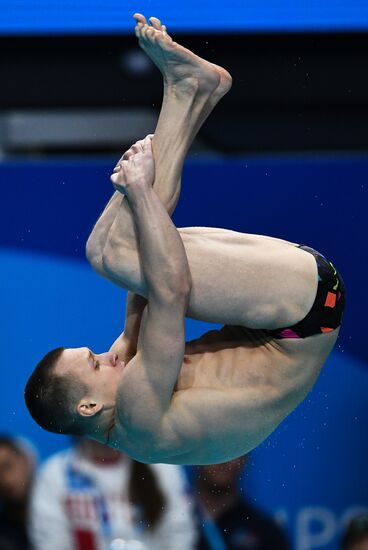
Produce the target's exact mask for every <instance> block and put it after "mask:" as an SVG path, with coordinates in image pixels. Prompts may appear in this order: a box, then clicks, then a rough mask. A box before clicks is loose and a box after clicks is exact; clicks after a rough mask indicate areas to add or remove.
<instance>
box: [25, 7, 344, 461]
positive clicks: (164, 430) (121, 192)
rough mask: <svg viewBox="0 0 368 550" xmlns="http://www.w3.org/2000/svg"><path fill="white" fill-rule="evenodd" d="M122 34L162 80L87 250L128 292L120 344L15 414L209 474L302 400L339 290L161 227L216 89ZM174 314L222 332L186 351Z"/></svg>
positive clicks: (277, 254) (65, 357) (64, 360)
mask: <svg viewBox="0 0 368 550" xmlns="http://www.w3.org/2000/svg"><path fill="white" fill-rule="evenodd" d="M135 19H136V30H135V32H136V35H137V37H138V39H139V44H140V45H141V47H142V48H143V50H144V51H145V52H146V53H147V54H148V55H149V57H150V58H151V59H152V60H153V61H154V63H155V64H156V65H157V66H158V68H159V69H160V70H161V72H162V74H163V80H164V99H163V105H162V110H161V113H160V117H159V121H158V125H157V128H156V131H155V134H154V136H147V137H146V138H145V139H144V140H141V141H139V142H137V143H136V144H135V145H133V146H132V147H131V148H130V149H129V150H128V151H127V152H126V153H125V154H124V155H123V157H122V159H121V160H120V161H119V163H118V164H117V166H116V168H115V169H114V173H113V174H112V176H111V180H112V182H113V185H114V188H115V189H116V192H115V193H114V195H113V197H112V199H111V200H110V202H109V204H108V205H107V207H106V209H105V211H104V212H103V214H102V216H101V217H100V219H99V220H98V222H97V223H96V226H95V227H94V229H93V231H92V233H91V235H90V237H89V239H88V243H87V257H88V259H89V261H90V263H91V265H92V267H93V268H94V269H95V270H96V271H97V272H98V273H100V274H101V275H102V276H104V277H107V278H109V279H110V280H111V281H113V282H114V283H115V284H118V285H119V286H122V287H124V288H127V289H128V290H129V292H128V300H127V311H126V322H125V329H124V332H123V333H122V335H121V336H119V338H118V339H117V340H116V341H115V342H114V344H113V345H112V347H111V349H110V350H109V351H108V352H106V353H102V354H95V353H93V352H92V351H91V350H89V349H88V348H85V347H83V348H77V349H70V348H69V349H65V348H58V349H56V350H53V351H51V352H49V353H48V354H47V355H46V356H45V357H44V358H43V359H42V361H41V362H40V363H39V364H38V365H37V367H36V369H35V371H34V372H33V374H32V375H31V377H30V379H29V380H28V383H27V386H26V390H25V399H26V403H27V406H28V408H29V410H30V413H31V414H32V416H33V417H34V419H35V420H36V421H37V422H38V423H39V424H40V425H41V426H42V427H44V428H45V429H47V430H50V431H53V432H56V433H70V434H83V435H85V436H87V437H90V438H92V439H95V440H97V441H100V442H103V443H108V444H109V445H111V446H113V447H115V448H118V449H121V450H122V451H124V452H127V453H128V454H130V455H131V456H132V457H133V458H135V459H137V460H140V461H142V462H168V463H173V464H211V463H217V462H225V461H227V460H231V459H233V458H234V457H237V456H240V455H243V454H245V453H247V452H248V451H250V450H251V449H253V448H254V447H255V446H257V445H258V444H259V443H261V442H262V441H263V440H264V439H265V438H266V437H267V436H268V435H269V434H270V433H271V432H272V431H273V430H274V429H275V428H276V427H277V426H278V425H279V424H280V422H281V421H282V420H283V419H284V418H285V417H286V416H287V415H288V414H289V413H290V412H291V411H292V410H293V409H294V408H295V407H296V406H297V405H298V404H299V403H300V402H301V401H302V400H303V399H304V397H305V396H306V395H307V393H308V392H309V390H310V389H311V388H312V386H313V384H314V383H315V381H316V379H317V377H318V375H319V373H320V370H321V368H322V366H323V364H324V362H325V360H326V359H327V357H328V355H329V353H330V352H331V350H332V348H333V346H334V344H335V342H336V339H337V337H338V333H339V327H340V324H341V317H342V313H343V309H344V304H345V293H344V286H343V282H342V279H341V277H340V276H339V274H338V272H337V271H336V270H335V268H334V267H333V266H332V264H331V263H330V262H328V261H327V260H326V259H325V258H324V257H323V256H322V255H321V254H319V253H318V252H316V251H315V250H313V249H311V248H309V247H306V246H299V245H297V244H295V243H292V242H288V241H285V240H281V239H277V238H273V237H266V236H261V235H252V234H243V233H238V232H234V231H228V230H224V229H215V228H201V227H195V228H182V229H176V228H175V226H174V225H173V223H172V221H171V219H170V214H171V213H172V212H173V210H174V208H175V205H176V202H177V200H178V197H179V194H180V178H181V170H182V166H183V162H184V159H185V156H186V153H187V151H188V149H189V147H190V144H191V143H192V141H193V139H194V137H195V135H196V134H197V132H198V131H199V129H200V127H201V126H202V124H203V122H204V121H205V119H206V118H207V116H208V115H209V114H210V112H211V111H212V109H213V108H214V107H215V105H216V104H217V103H218V101H219V100H220V99H221V97H223V96H224V95H225V94H226V92H227V91H228V90H229V89H230V87H231V77H230V75H229V74H228V73H227V71H225V70H224V69H222V68H221V67H218V66H216V65H213V64H212V63H209V62H207V61H205V60H203V59H201V58H199V57H197V56H196V55H194V54H193V53H192V52H190V51H189V50H187V49H185V48H183V47H182V46H180V45H179V44H177V43H175V42H173V41H172V39H171V38H170V37H169V35H168V34H167V32H166V28H165V27H164V26H163V25H161V22H160V21H159V20H158V19H156V18H151V19H150V22H151V25H149V24H148V23H147V21H146V20H145V18H144V17H143V16H142V15H140V14H136V15H135ZM227 189H228V188H227V187H226V184H225V185H224V190H223V192H224V193H226V192H227ZM185 315H188V316H190V317H192V318H195V319H201V320H205V321H212V322H217V323H222V324H224V327H223V328H222V329H221V330H219V331H217V330H214V331H211V332H209V333H207V334H205V335H203V336H202V337H201V338H199V339H198V340H195V341H192V342H187V343H186V342H185V333H184V317H185Z"/></svg>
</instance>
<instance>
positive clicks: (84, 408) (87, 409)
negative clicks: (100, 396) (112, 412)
mask: <svg viewBox="0 0 368 550" xmlns="http://www.w3.org/2000/svg"><path fill="white" fill-rule="evenodd" d="M102 409H103V403H95V402H93V401H91V400H90V399H81V401H80V402H79V403H78V406H77V411H78V413H79V414H80V415H81V416H95V415H96V414H97V413H99V412H100V411H102Z"/></svg>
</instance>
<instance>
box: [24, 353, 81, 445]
mask: <svg viewBox="0 0 368 550" xmlns="http://www.w3.org/2000/svg"><path fill="white" fill-rule="evenodd" d="M64 350H65V348H63V347H60V348H56V349H54V350H51V351H49V353H47V354H46V355H45V357H44V358H43V359H42V360H41V361H40V362H39V363H38V365H37V366H36V368H35V370H34V371H33V373H32V374H31V376H30V377H29V379H28V382H27V384H26V387H25V390H24V399H25V402H26V405H27V408H28V410H29V412H30V414H31V416H32V418H33V419H34V420H35V421H36V422H37V424H39V425H40V426H41V428H44V429H45V430H47V431H49V432H53V433H59V434H65V435H66V434H70V435H84V434H85V433H86V431H87V422H86V421H85V419H84V418H83V417H81V416H80V415H78V413H77V412H76V405H77V404H78V403H79V401H80V400H81V399H82V397H84V396H85V395H86V394H87V386H86V385H85V384H83V382H81V381H80V380H79V379H77V378H76V377H74V376H73V375H71V374H65V375H63V376H60V375H56V374H55V366H56V363H57V361H58V360H59V359H60V356H61V354H62V353H63V351H64Z"/></svg>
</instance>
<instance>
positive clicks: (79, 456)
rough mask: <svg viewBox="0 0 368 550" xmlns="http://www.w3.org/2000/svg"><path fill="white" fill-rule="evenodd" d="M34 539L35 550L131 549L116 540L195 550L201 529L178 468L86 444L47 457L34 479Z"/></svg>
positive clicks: (160, 548)
mask: <svg viewBox="0 0 368 550" xmlns="http://www.w3.org/2000/svg"><path fill="white" fill-rule="evenodd" d="M30 537H31V540H32V543H33V545H34V550H50V549H52V550H106V549H107V548H111V547H118V548H122V547H125V546H123V544H122V542H119V543H118V542H117V541H116V543H113V541H114V540H116V539H122V540H124V541H133V540H135V541H140V542H141V543H143V545H144V548H145V549H146V548H147V549H148V550H163V549H165V548H168V547H170V550H192V549H193V548H194V543H195V525H194V522H193V520H192V515H191V509H190V505H189V499H188V496H187V493H186V484H185V478H184V474H183V472H182V470H181V469H180V468H179V467H178V466H173V465H167V464H154V465H146V464H141V463H139V462H136V461H134V460H131V459H130V458H129V457H128V456H126V455H124V454H122V453H120V452H118V451H115V450H114V449H111V448H110V447H106V446H104V445H101V444H100V443H97V442H95V441H91V440H87V439H81V440H79V441H78V442H77V444H76V445H75V446H74V447H73V448H71V449H68V450H66V451H63V452H61V453H58V454H56V455H54V456H52V457H51V458H50V459H48V460H47V461H46V463H45V464H44V465H43V467H42V468H41V470H40V472H39V474H38V476H36V479H35V483H34V490H33V492H32V498H31V506H30ZM168 541H170V542H169V543H168ZM168 545H169V546H168ZM136 547H139V548H141V546H139V545H138V543H137V545H136Z"/></svg>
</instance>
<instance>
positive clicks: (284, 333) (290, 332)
mask: <svg viewBox="0 0 368 550" xmlns="http://www.w3.org/2000/svg"><path fill="white" fill-rule="evenodd" d="M279 338H300V336H298V334H297V333H296V332H294V331H293V330H291V328H285V329H284V330H282V331H281V332H279Z"/></svg>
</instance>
